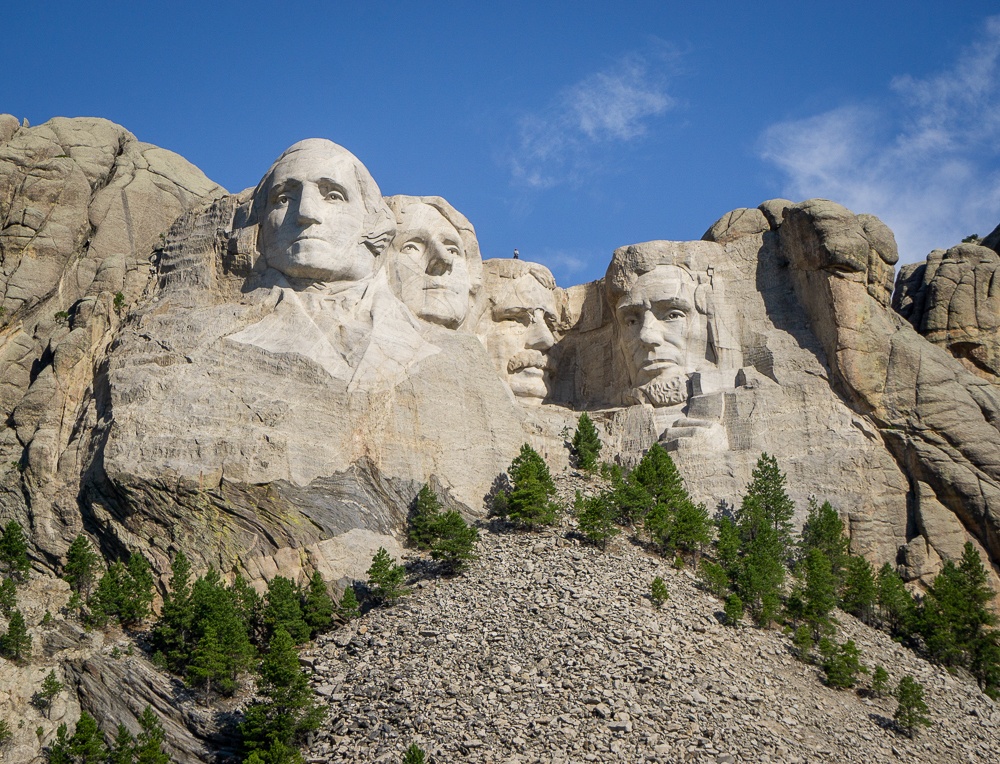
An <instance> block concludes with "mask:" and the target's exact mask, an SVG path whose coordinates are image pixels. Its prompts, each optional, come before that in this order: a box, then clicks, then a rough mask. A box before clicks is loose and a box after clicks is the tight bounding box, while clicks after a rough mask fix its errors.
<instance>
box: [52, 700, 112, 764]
mask: <svg viewBox="0 0 1000 764" xmlns="http://www.w3.org/2000/svg"><path fill="white" fill-rule="evenodd" d="M57 739H58V735H57ZM67 743H68V745H67V753H68V754H69V755H70V757H72V758H70V759H68V760H67V761H73V762H74V764H104V760H105V758H106V757H107V755H108V749H107V748H106V747H105V745H104V736H103V735H101V731H100V729H98V727H97V721H95V719H94V717H93V716H91V715H90V714H88V713H87V712H86V711H83V712H82V713H81V714H80V720H79V721H78V722H77V723H76V730H75V731H74V732H73V736H72V737H71V738H69V740H68V741H67Z"/></svg>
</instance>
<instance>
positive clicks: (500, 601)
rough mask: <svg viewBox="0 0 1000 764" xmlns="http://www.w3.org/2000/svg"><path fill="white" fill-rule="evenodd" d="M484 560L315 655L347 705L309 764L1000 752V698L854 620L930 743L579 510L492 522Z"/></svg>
mask: <svg viewBox="0 0 1000 764" xmlns="http://www.w3.org/2000/svg"><path fill="white" fill-rule="evenodd" d="M479 553H480V560H479V562H478V563H476V564H475V565H474V567H473V568H472V569H471V570H470V571H469V572H468V573H467V574H465V575H464V576H461V577H457V578H453V579H436V580H435V579H432V580H425V581H423V582H421V583H419V584H418V585H417V587H416V589H415V591H414V593H413V594H412V595H411V596H409V597H407V598H405V599H404V600H402V601H401V602H400V603H399V604H397V605H395V606H393V607H387V608H379V609H375V610H372V611H370V612H368V613H367V614H366V615H364V616H363V617H362V618H360V619H359V620H357V621H355V622H353V623H352V624H350V626H348V627H344V628H342V629H340V630H339V631H336V632H333V633H331V634H329V635H327V636H326V637H324V638H322V639H321V640H320V641H319V643H317V644H316V645H315V646H314V647H312V648H310V649H307V650H306V651H305V652H304V654H303V661H304V663H305V664H306V665H308V666H311V668H312V671H313V679H312V681H313V684H314V686H315V689H316V691H317V693H318V694H319V695H320V696H321V698H322V699H323V701H324V702H325V703H326V704H328V706H329V716H328V718H327V721H326V724H325V726H324V728H323V729H322V730H321V731H320V732H319V733H317V734H316V735H315V737H314V739H313V740H312V742H311V744H310V746H309V747H308V749H307V750H306V752H305V753H306V760H307V761H309V762H335V761H339V762H383V761H384V762H398V761H401V760H402V752H403V751H404V750H405V749H406V748H407V747H408V746H409V745H410V744H411V743H413V742H416V743H417V744H418V745H420V746H421V747H422V748H423V749H425V750H426V751H427V752H428V753H430V754H431V758H432V760H433V761H435V762H459V761H461V762H484V763H485V762H546V763H547V762H553V763H555V762H585V761H615V762H617V761H628V762H645V761H655V762H674V761H678V762H679V761H695V762H720V763H723V762H739V761H747V762H751V761H752V762H762V761H772V762H779V761H780V762H807V761H808V762H814V761H841V762H843V761H857V762H872V761H927V762H996V761H1000V704H996V703H994V702H992V701H991V700H990V699H989V698H988V697H986V696H984V695H982V694H981V693H980V692H979V690H978V688H977V687H976V685H975V683H974V682H973V681H972V680H971V679H968V678H962V677H955V676H951V675H949V674H948V673H947V672H946V671H945V670H943V669H941V668H939V667H936V666H933V665H931V664H929V663H927V662H925V661H923V660H921V659H920V658H918V657H917V656H916V655H914V654H913V653H912V652H911V651H909V650H907V649H905V648H903V647H901V646H899V645H897V644H895V643H894V642H893V641H892V640H891V639H889V637H888V636H886V635H885V634H882V633H880V632H877V631H875V630H872V629H870V628H868V627H866V626H864V625H863V624H861V623H860V622H858V621H857V620H855V619H854V618H852V617H851V616H848V615H845V614H841V613H838V615H837V617H838V620H839V622H840V636H839V639H840V640H841V641H843V640H844V639H846V638H848V637H849V638H852V639H854V640H855V641H856V643H857V645H858V647H859V648H860V650H861V652H862V656H863V660H864V662H865V663H866V664H867V665H870V666H873V667H874V666H875V665H878V664H881V665H883V666H885V667H886V669H887V670H888V672H889V675H890V678H891V682H892V684H893V686H895V683H896V682H897V681H898V680H899V678H900V677H902V676H903V675H904V674H911V675H912V676H914V677H915V678H916V679H918V680H919V681H920V682H922V683H923V685H924V687H925V689H926V692H927V701H928V705H929V706H930V717H931V719H932V720H933V722H934V726H933V727H931V728H930V729H929V730H927V731H924V732H921V733H919V734H918V736H917V738H916V739H915V740H910V739H908V738H907V737H905V736H904V735H901V734H900V733H899V732H897V731H896V730H895V729H894V726H893V723H892V715H893V711H894V710H895V706H896V703H895V700H893V699H892V698H883V699H878V698H872V697H868V693H866V692H864V691H863V690H862V691H847V690H840V691H838V690H833V689H830V688H827V687H826V686H824V685H823V683H822V681H821V672H820V670H819V669H817V668H816V667H814V666H808V665H805V664H803V663H801V662H799V661H797V660H796V659H795V658H794V657H793V656H792V653H791V650H790V641H789V639H788V637H787V636H785V635H783V634H781V633H780V632H777V631H762V630H759V629H756V628H753V627H752V626H750V625H749V624H747V625H746V626H745V627H743V628H740V629H733V628H729V627H726V626H722V625H721V624H720V621H719V618H720V616H721V603H720V602H719V601H718V600H716V599H714V598H713V597H711V596H709V595H708V594H706V593H704V592H702V591H701V590H700V589H699V588H698V587H697V586H696V584H695V580H694V577H693V575H692V573H691V572H690V571H689V570H680V571H677V570H674V569H673V568H672V567H671V565H670V564H669V563H668V561H665V560H662V559H660V558H659V557H657V556H655V555H651V554H649V553H648V552H647V551H645V550H644V549H643V548H641V547H640V546H638V545H637V544H635V543H633V542H632V541H630V540H629V539H627V538H622V537H620V538H619V539H617V540H616V541H615V542H614V543H613V544H612V545H611V546H610V547H609V549H608V551H607V552H601V551H600V550H598V549H596V548H594V547H591V546H587V545H584V544H581V543H580V542H579V541H578V540H576V539H575V538H574V534H573V533H572V521H571V520H567V521H566V522H565V523H564V524H563V526H562V527H560V528H558V529H551V530H547V531H545V532H542V533H537V534H527V533H511V532H502V531H501V530H499V529H493V530H484V532H483V533H482V538H481V542H480V549H479ZM657 575H659V576H662V577H663V578H664V580H665V581H666V582H667V587H668V589H669V591H670V599H669V601H668V602H667V603H666V604H665V605H664V606H663V607H662V608H660V609H658V608H656V607H654V605H653V604H652V602H651V601H650V599H649V597H648V591H649V585H650V581H651V580H652V579H653V577H654V576H657ZM866 682H867V680H865V683H866Z"/></svg>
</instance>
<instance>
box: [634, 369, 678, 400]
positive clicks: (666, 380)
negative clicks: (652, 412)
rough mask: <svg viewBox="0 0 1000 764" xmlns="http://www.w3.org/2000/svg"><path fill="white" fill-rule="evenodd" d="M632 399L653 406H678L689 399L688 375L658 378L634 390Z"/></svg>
mask: <svg viewBox="0 0 1000 764" xmlns="http://www.w3.org/2000/svg"><path fill="white" fill-rule="evenodd" d="M632 399H633V400H634V401H635V402H636V403H649V404H651V405H653V406H657V407H660V406H676V405H678V404H680V403H685V402H686V401H687V399H688V378H687V375H686V374H675V375H672V376H669V377H657V378H656V379H654V380H652V381H651V382H647V383H646V384H644V385H640V386H639V387H635V388H633V389H632Z"/></svg>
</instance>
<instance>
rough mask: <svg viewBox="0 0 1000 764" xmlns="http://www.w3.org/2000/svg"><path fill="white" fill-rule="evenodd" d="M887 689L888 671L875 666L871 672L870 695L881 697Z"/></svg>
mask: <svg viewBox="0 0 1000 764" xmlns="http://www.w3.org/2000/svg"><path fill="white" fill-rule="evenodd" d="M888 689H889V672H887V671H886V670H885V668H884V667H882V666H876V667H875V671H874V672H873V673H872V695H874V696H875V697H877V698H881V697H883V696H884V695H885V694H886V692H887V691H888Z"/></svg>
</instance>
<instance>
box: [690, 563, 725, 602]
mask: <svg viewBox="0 0 1000 764" xmlns="http://www.w3.org/2000/svg"><path fill="white" fill-rule="evenodd" d="M698 578H699V580H700V581H701V582H702V584H703V585H704V587H705V588H706V589H708V591H710V592H711V593H712V594H714V595H715V596H716V597H720V598H721V597H725V596H726V592H728V591H729V576H728V575H726V571H725V569H724V568H723V567H722V566H721V565H719V564H718V563H715V562H712V561H711V560H704V559H703V560H702V561H701V563H700V564H699V565H698Z"/></svg>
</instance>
